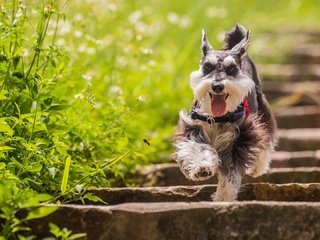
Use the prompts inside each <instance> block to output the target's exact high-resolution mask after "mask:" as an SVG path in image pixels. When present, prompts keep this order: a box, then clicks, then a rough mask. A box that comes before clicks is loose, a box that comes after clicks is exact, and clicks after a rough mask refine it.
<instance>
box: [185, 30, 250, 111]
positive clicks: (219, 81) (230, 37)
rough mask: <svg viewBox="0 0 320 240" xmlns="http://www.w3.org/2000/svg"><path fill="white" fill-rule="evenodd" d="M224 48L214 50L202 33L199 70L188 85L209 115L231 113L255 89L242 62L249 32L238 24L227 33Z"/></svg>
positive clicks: (194, 73)
mask: <svg viewBox="0 0 320 240" xmlns="http://www.w3.org/2000/svg"><path fill="white" fill-rule="evenodd" d="M225 44H226V47H225V49H224V50H219V51H216V50H214V48H213V47H212V46H211V44H210V43H209V41H208V39H207V36H206V33H205V31H204V30H202V46H201V49H202V58H201V61H200V69H199V70H197V71H194V72H192V73H191V75H190V85H191V88H192V89H193V92H194V97H195V100H197V101H198V102H199V104H200V106H201V109H202V110H203V111H204V112H205V113H208V114H210V115H212V116H222V115H224V114H226V113H228V112H233V111H235V110H236V109H237V106H238V105H239V104H241V103H242V101H243V99H244V98H245V96H246V95H247V94H248V93H249V92H250V91H251V89H252V88H254V82H253V80H252V79H250V78H249V77H248V76H247V75H245V74H244V73H243V72H242V60H243V57H244V56H245V55H246V53H247V49H248V46H249V31H247V30H246V29H245V28H244V27H242V26H240V25H236V27H235V28H234V29H232V30H231V31H230V32H228V33H227V34H226V40H225Z"/></svg>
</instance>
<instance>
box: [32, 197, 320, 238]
mask: <svg viewBox="0 0 320 240" xmlns="http://www.w3.org/2000/svg"><path fill="white" fill-rule="evenodd" d="M319 219H320V203H306V202H301V203H297V202H296V203H289V202H220V203H213V202H191V203H186V202H174V203H173V202H170V203H168V202H158V203H126V204H120V205H115V206H94V207H93V206H76V205H60V206H59V207H58V210H57V211H56V212H54V213H53V214H51V215H49V216H48V217H46V218H45V219H41V220H34V221H33V222H32V223H31V224H30V225H31V228H32V229H33V233H34V234H36V235H37V236H38V237H39V238H40V237H43V236H47V235H48V229H47V224H48V223H49V222H53V223H55V224H57V225H58V226H61V227H67V228H68V229H70V230H72V231H73V232H74V233H76V232H84V233H86V234H87V237H86V239H87V240H91V239H92V240H103V239H108V240H112V239H117V240H122V239H123V240H127V239H130V240H135V239H139V240H144V239H146V240H153V239H154V240H162V239H163V240H167V239H175V240H179V239H181V240H182V239H183V240H187V239H204V240H205V239H208V240H209V239H297V240H299V239H301V240H305V239H319V238H320V221H319Z"/></svg>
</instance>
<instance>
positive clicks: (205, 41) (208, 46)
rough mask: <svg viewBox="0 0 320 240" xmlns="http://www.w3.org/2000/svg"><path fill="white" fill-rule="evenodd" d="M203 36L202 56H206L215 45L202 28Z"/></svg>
mask: <svg viewBox="0 0 320 240" xmlns="http://www.w3.org/2000/svg"><path fill="white" fill-rule="evenodd" d="M201 32H202V36H201V43H202V44H201V50H202V57H204V56H206V55H207V53H208V52H209V51H213V50H214V49H213V47H212V46H211V44H210V43H209V41H208V39H207V34H206V32H205V31H204V30H203V29H202V31H201Z"/></svg>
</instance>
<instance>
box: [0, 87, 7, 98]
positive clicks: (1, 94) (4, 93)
mask: <svg viewBox="0 0 320 240" xmlns="http://www.w3.org/2000/svg"><path fill="white" fill-rule="evenodd" d="M8 93H9V92H8V90H6V89H2V90H1V91H0V100H6V99H8V97H7V94H8Z"/></svg>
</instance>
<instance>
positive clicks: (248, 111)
mask: <svg viewBox="0 0 320 240" xmlns="http://www.w3.org/2000/svg"><path fill="white" fill-rule="evenodd" d="M242 104H243V107H244V109H245V110H246V118H248V117H249V116H250V107H249V104H248V100H247V99H246V98H244V99H243V102H242Z"/></svg>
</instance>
